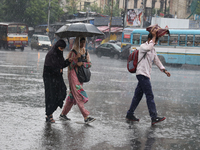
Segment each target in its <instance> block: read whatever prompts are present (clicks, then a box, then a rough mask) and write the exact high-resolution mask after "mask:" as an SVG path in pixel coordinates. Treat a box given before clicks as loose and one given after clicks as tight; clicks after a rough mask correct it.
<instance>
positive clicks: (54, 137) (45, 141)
mask: <svg viewBox="0 0 200 150" xmlns="http://www.w3.org/2000/svg"><path fill="white" fill-rule="evenodd" d="M61 139H62V136H61V135H60V130H58V129H56V127H53V124H50V123H45V125H44V130H43V136H42V139H41V142H42V143H41V146H42V148H44V149H59V146H60V145H61V143H60V142H61Z"/></svg>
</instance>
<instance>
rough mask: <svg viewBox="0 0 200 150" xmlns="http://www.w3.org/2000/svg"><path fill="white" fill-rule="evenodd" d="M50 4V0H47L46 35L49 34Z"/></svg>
mask: <svg viewBox="0 0 200 150" xmlns="http://www.w3.org/2000/svg"><path fill="white" fill-rule="evenodd" d="M50 5H51V0H49V8H48V23H47V29H46V31H47V35H49V20H50Z"/></svg>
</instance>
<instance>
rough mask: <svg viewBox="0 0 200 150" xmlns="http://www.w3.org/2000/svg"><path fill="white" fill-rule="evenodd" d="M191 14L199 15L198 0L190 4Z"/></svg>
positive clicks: (199, 5) (199, 3)
mask: <svg viewBox="0 0 200 150" xmlns="http://www.w3.org/2000/svg"><path fill="white" fill-rule="evenodd" d="M191 12H195V13H194V14H197V15H200V0H197V1H195V2H193V3H192V4H191Z"/></svg>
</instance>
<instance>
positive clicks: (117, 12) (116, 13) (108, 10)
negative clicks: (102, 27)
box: [103, 2, 121, 17]
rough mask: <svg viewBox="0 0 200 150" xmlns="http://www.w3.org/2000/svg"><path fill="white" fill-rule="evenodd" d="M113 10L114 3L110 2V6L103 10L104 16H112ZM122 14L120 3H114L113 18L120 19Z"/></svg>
mask: <svg viewBox="0 0 200 150" xmlns="http://www.w3.org/2000/svg"><path fill="white" fill-rule="evenodd" d="M111 9H112V3H111V2H109V5H105V8H104V10H103V14H105V15H109V16H110V14H111ZM120 13H121V10H120V9H119V5H118V3H115V2H113V13H112V16H113V17H119V16H120Z"/></svg>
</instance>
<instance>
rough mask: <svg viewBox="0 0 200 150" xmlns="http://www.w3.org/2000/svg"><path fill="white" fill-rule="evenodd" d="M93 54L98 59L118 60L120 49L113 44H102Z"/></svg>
mask: <svg viewBox="0 0 200 150" xmlns="http://www.w3.org/2000/svg"><path fill="white" fill-rule="evenodd" d="M95 52H96V54H97V56H98V57H101V56H108V57H110V58H115V59H118V58H120V56H121V47H120V46H118V45H117V44H114V43H104V44H101V45H99V46H98V47H97V48H96V51H95Z"/></svg>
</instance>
